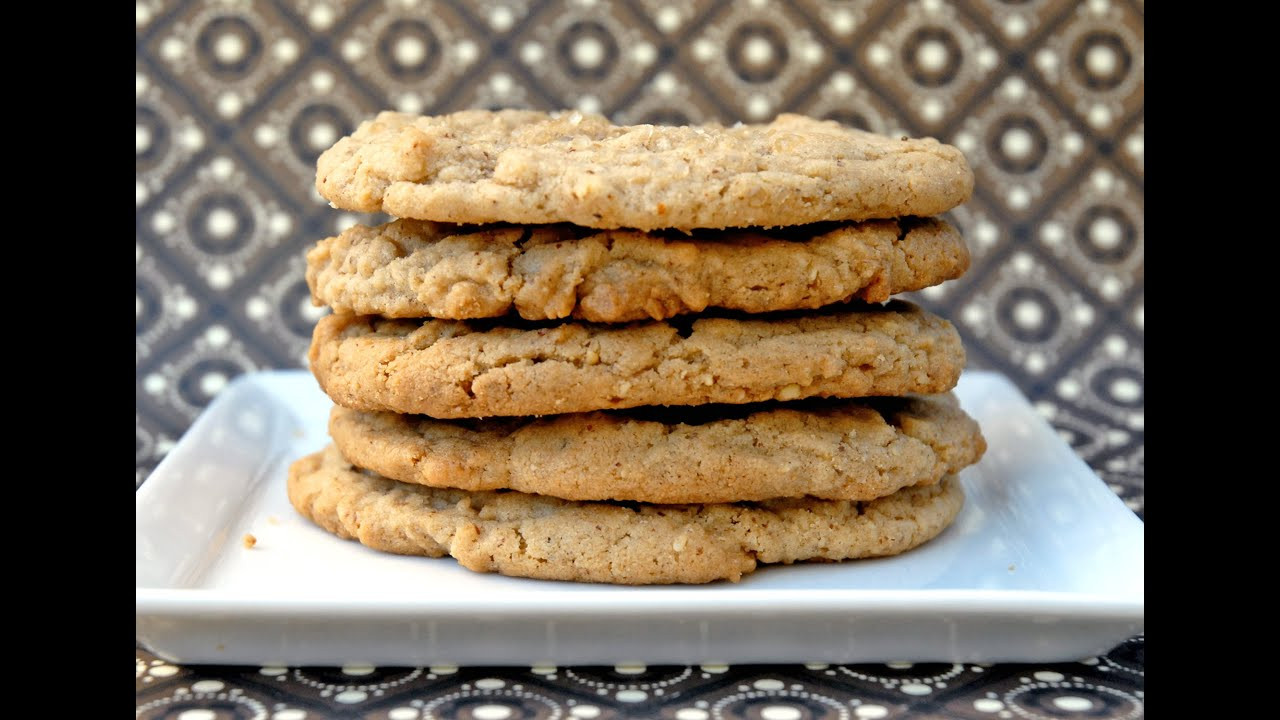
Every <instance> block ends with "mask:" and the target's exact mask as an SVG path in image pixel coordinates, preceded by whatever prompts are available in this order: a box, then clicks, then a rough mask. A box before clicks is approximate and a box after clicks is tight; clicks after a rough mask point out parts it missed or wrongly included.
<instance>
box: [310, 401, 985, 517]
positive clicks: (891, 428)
mask: <svg viewBox="0 0 1280 720" xmlns="http://www.w3.org/2000/svg"><path fill="white" fill-rule="evenodd" d="M329 434H330V435H332V436H333V442H334V444H335V445H336V446H337V448H338V450H339V451H341V453H342V455H343V456H345V457H346V458H347V459H348V460H350V461H351V462H352V463H355V464H356V465H358V466H360V467H362V468H367V469H369V470H372V471H373V472H376V473H378V474H379V475H382V476H384V477H387V478H390V479H393V480H400V481H403V482H412V483H419V484H422V485H430V486H432V487H449V488H458V489H461V490H469V491H480V490H501V489H510V490H518V491H520V492H524V493H532V494H538V495H551V496H554V497H558V498H563V499H565V500H633V501H639V502H648V503H722V502H739V501H746V500H769V499H772V498H786V497H803V496H806V495H807V496H811V497H816V498H822V499H827V500H874V499H875V498H878V497H882V496H884V495H889V494H891V493H894V492H897V491H898V490H900V489H902V488H904V487H907V486H910V485H924V484H929V483H935V482H937V481H938V480H940V479H941V478H942V476H944V475H948V474H952V473H956V472H959V471H960V470H961V469H962V468H964V467H966V466H968V465H972V464H973V463H975V462H977V461H978V459H979V458H980V457H982V453H983V451H984V450H985V449H986V443H985V442H984V440H983V438H982V433H981V432H980V431H979V430H978V424H977V423H976V422H974V421H973V419H972V418H970V417H969V416H968V415H966V414H965V413H964V411H963V410H961V409H960V407H959V405H958V404H957V403H956V401H955V398H954V397H952V396H950V395H940V396H916V397H910V398H876V399H870V400H863V401H856V400H836V401H799V402H796V403H789V404H786V405H778V404H773V403H771V404H766V405H702V406H698V407H692V408H691V407H673V408H644V409H641V410H637V411H612V412H591V413H574V414H569V415H553V416H549V417H545V418H541V419H535V418H501V419H497V418H495V419H488V420H435V419H432V418H428V417H425V416H422V415H399V414H396V413H369V412H361V411H359V410H350V409H347V408H343V407H335V408H334V409H333V412H332V414H331V415H330V418H329Z"/></svg>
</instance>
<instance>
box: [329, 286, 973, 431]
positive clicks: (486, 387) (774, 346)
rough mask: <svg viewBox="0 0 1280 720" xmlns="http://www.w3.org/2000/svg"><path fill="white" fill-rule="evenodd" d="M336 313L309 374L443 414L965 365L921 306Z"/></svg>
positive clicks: (840, 391) (808, 384)
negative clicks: (448, 316)
mask: <svg viewBox="0 0 1280 720" xmlns="http://www.w3.org/2000/svg"><path fill="white" fill-rule="evenodd" d="M502 323H503V324H501V325H499V324H497V323H496V322H492V321H465V320H426V321H417V320H387V319H383V318H378V317H375V316H352V315H329V316H326V317H324V318H321V320H320V322H319V323H317V324H316V330H315V334H314V335H313V337H312V341H311V353H310V359H311V370H312V372H313V373H315V376H316V379H317V380H318V381H319V382H320V387H321V388H323V389H324V391H325V392H326V393H328V394H329V397H331V398H332V399H333V401H334V402H336V403H337V404H339V405H343V406H345V407H350V408H354V409H357V410H386V411H391V412H400V413H420V414H423V415H430V416H432V417H437V418H461V417H488V416H491V415H553V414H558V413H568V412H586V411H589V410H603V409H610V408H627V407H637V406H641V405H702V404H706V403H732V404H741V403H750V402H760V401H764V400H796V399H799V398H805V397H866V396H876V395H906V394H908V393H919V394H933V393H941V392H946V391H948V390H950V389H951V388H952V387H954V386H955V384H956V381H957V380H959V378H960V371H961V369H962V368H963V367H964V348H963V347H962V346H961V344H960V336H959V334H957V333H956V330H955V328H954V327H952V326H951V323H948V322H947V321H946V320H943V319H942V318H939V317H937V316H936V315H933V314H931V313H928V312H926V311H924V310H921V309H920V308H918V307H916V306H914V305H911V304H909V303H904V302H899V301H894V302H892V303H890V304H889V305H887V306H885V307H883V308H882V307H880V306H843V305H839V306H831V307H829V308H825V309H822V310H817V311H809V312H807V313H803V314H800V313H777V314H772V315H756V316H741V317H706V316H702V317H697V318H681V319H678V320H666V321H661V322H648V323H636V324H632V325H622V326H618V325H593V324H587V323H577V322H567V323H562V324H558V325H537V324H529V323H523V326H517V325H520V324H521V323H520V322H519V321H518V320H514V321H513V320H512V319H510V318H503V319H502Z"/></svg>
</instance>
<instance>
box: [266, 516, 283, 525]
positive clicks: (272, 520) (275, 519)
mask: <svg viewBox="0 0 1280 720" xmlns="http://www.w3.org/2000/svg"><path fill="white" fill-rule="evenodd" d="M267 522H268V523H270V524H272V525H279V524H280V518H278V517H276V516H275V515H268V516H267Z"/></svg>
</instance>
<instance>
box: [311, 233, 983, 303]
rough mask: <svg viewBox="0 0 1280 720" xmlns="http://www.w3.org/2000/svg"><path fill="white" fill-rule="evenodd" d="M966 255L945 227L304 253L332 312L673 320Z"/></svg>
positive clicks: (347, 242) (933, 276)
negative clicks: (670, 318)
mask: <svg viewBox="0 0 1280 720" xmlns="http://www.w3.org/2000/svg"><path fill="white" fill-rule="evenodd" d="M968 267H969V252H968V250H967V248H965V244H964V240H963V239H962V238H961V237H960V233H958V232H956V229H955V228H954V227H952V226H951V225H950V224H948V223H946V222H943V221H941V220H936V219H904V220H871V221H867V222H863V223H847V224H843V225H839V226H835V227H832V226H831V225H830V224H823V225H819V226H806V227H804V228H792V229H789V231H788V232H785V233H783V232H776V231H775V232H767V231H749V232H748V231H743V232H728V233H719V232H716V233H701V234H700V235H698V236H695V237H692V238H690V237H684V236H679V235H665V236H664V235H661V234H656V233H642V232H636V231H629V230H613V231H607V232H598V231H584V230H582V229H581V228H574V227H573V226H570V225H549V226H532V227H512V226H498V227H486V228H475V227H458V226H455V225H440V224H436V223H431V222H425V221H419V220H397V221H395V222H391V223H387V224H385V225H380V226H378V227H365V226H360V225H357V226H355V227H352V228H349V229H347V230H346V231H344V232H343V233H342V234H341V235H338V236H337V237H331V238H328V239H326V240H322V241H320V243H319V244H318V245H316V246H315V247H314V248H312V249H311V251H310V252H308V253H307V284H308V285H309V286H310V287H311V297H312V301H313V302H314V303H315V304H316V305H328V306H330V307H332V308H333V309H334V311H335V312H339V313H349V314H363V315H382V316H383V317H392V318H412V317H434V318H451V319H457V320H466V319H471V318H486V317H498V316H500V315H506V314H507V313H509V312H511V311H512V310H514V311H515V312H516V313H518V314H519V315H520V316H521V317H523V318H525V319H527V320H548V319H559V318H565V317H569V316H573V317H575V318H580V319H583V320H588V321H591V322H626V321H630V320H643V319H653V320H662V319H665V318H669V317H672V316H673V315H678V314H682V313H691V312H701V311H702V310H704V309H706V308H708V307H712V308H726V309H730V310H740V311H742V312H748V313H760V312H768V311H773V310H799V309H812V308H817V307H821V306H823V305H830V304H832V303H838V302H844V301H848V300H851V299H854V298H857V299H861V300H866V301H870V302H882V301H884V300H887V299H889V296H890V295H892V294H894V293H900V292H910V291H912V290H920V289H922V288H926V287H929V286H931V285H936V284H938V283H940V282H943V281H945V280H950V279H952V278H957V277H960V276H961V275H962V274H964V271H965V270H967V269H968Z"/></svg>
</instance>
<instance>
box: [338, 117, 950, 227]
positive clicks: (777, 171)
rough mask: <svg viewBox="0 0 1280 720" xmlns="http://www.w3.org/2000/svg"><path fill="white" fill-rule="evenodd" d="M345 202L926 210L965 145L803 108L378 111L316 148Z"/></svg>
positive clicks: (617, 209)
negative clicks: (682, 121)
mask: <svg viewBox="0 0 1280 720" xmlns="http://www.w3.org/2000/svg"><path fill="white" fill-rule="evenodd" d="M316 188H317V189H318V190H319V191H320V194H321V195H322V196H324V197H325V198H327V199H328V200H329V201H330V202H332V203H333V204H334V205H336V206H337V207H340V208H344V209H347V210H356V211H360V212H386V213H388V214H391V215H395V216H397V217H405V218H416V219H421V220H435V221H441V222H457V223H488V222H511V223H526V224H541V223H558V222H571V223H574V224H576V225H581V226H584V227H595V228H622V227H630V228H637V229H640V230H653V229H657V228H677V229H694V228H726V227H774V226H780V225H803V224H807V223H813V222H823V221H831V220H867V219H872V218H895V217H902V216H906V215H918V216H922V217H923V216H929V215H937V214H939V213H942V212H944V211H946V210H949V209H951V208H953V207H955V206H956V205H959V204H960V203H963V202H964V201H965V200H967V199H968V198H969V195H970V193H971V192H972V191H973V172H972V171H971V170H970V169H969V166H968V164H967V163H966V161H965V159H964V156H963V155H962V154H961V153H960V151H959V150H956V149H955V148H954V147H951V146H949V145H944V144H942V143H939V142H938V141H936V140H933V139H929V138H926V139H903V138H898V137H886V136H883V135H876V134H873V133H868V132H864V131H861V130H854V129H851V128H847V127H842V126H841V125H839V124H837V123H835V122H831V121H821V120H815V119H812V118H807V117H803V116H799V115H790V114H787V115H780V116H778V118H777V119H776V120H774V121H773V122H772V123H770V124H768V125H744V126H737V127H732V128H725V127H721V126H717V125H706V126H700V127H661V126H653V125H637V126H631V127H619V126H615V125H613V124H611V123H610V122H609V121H608V120H607V119H605V118H604V117H601V116H599V115H592V114H583V113H578V112H565V113H559V114H553V115H548V114H546V113H541V112H532V111H522V110H503V111H499V112H490V111H483V110H468V111H463V112H458V113H454V114H451V115H442V116H438V117H421V116H415V115H407V114H404V113H397V112H383V113H381V114H379V115H378V116H377V117H376V118H375V119H374V120H371V121H367V122H364V123H362V124H361V125H360V127H359V129H357V130H356V132H355V133H353V134H352V135H351V136H348V137H345V138H343V139H341V140H339V141H338V143H337V144H336V145H334V146H333V147H332V148H330V149H329V150H327V151H326V152H325V153H324V154H323V155H321V156H320V159H319V162H318V163H317V173H316Z"/></svg>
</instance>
